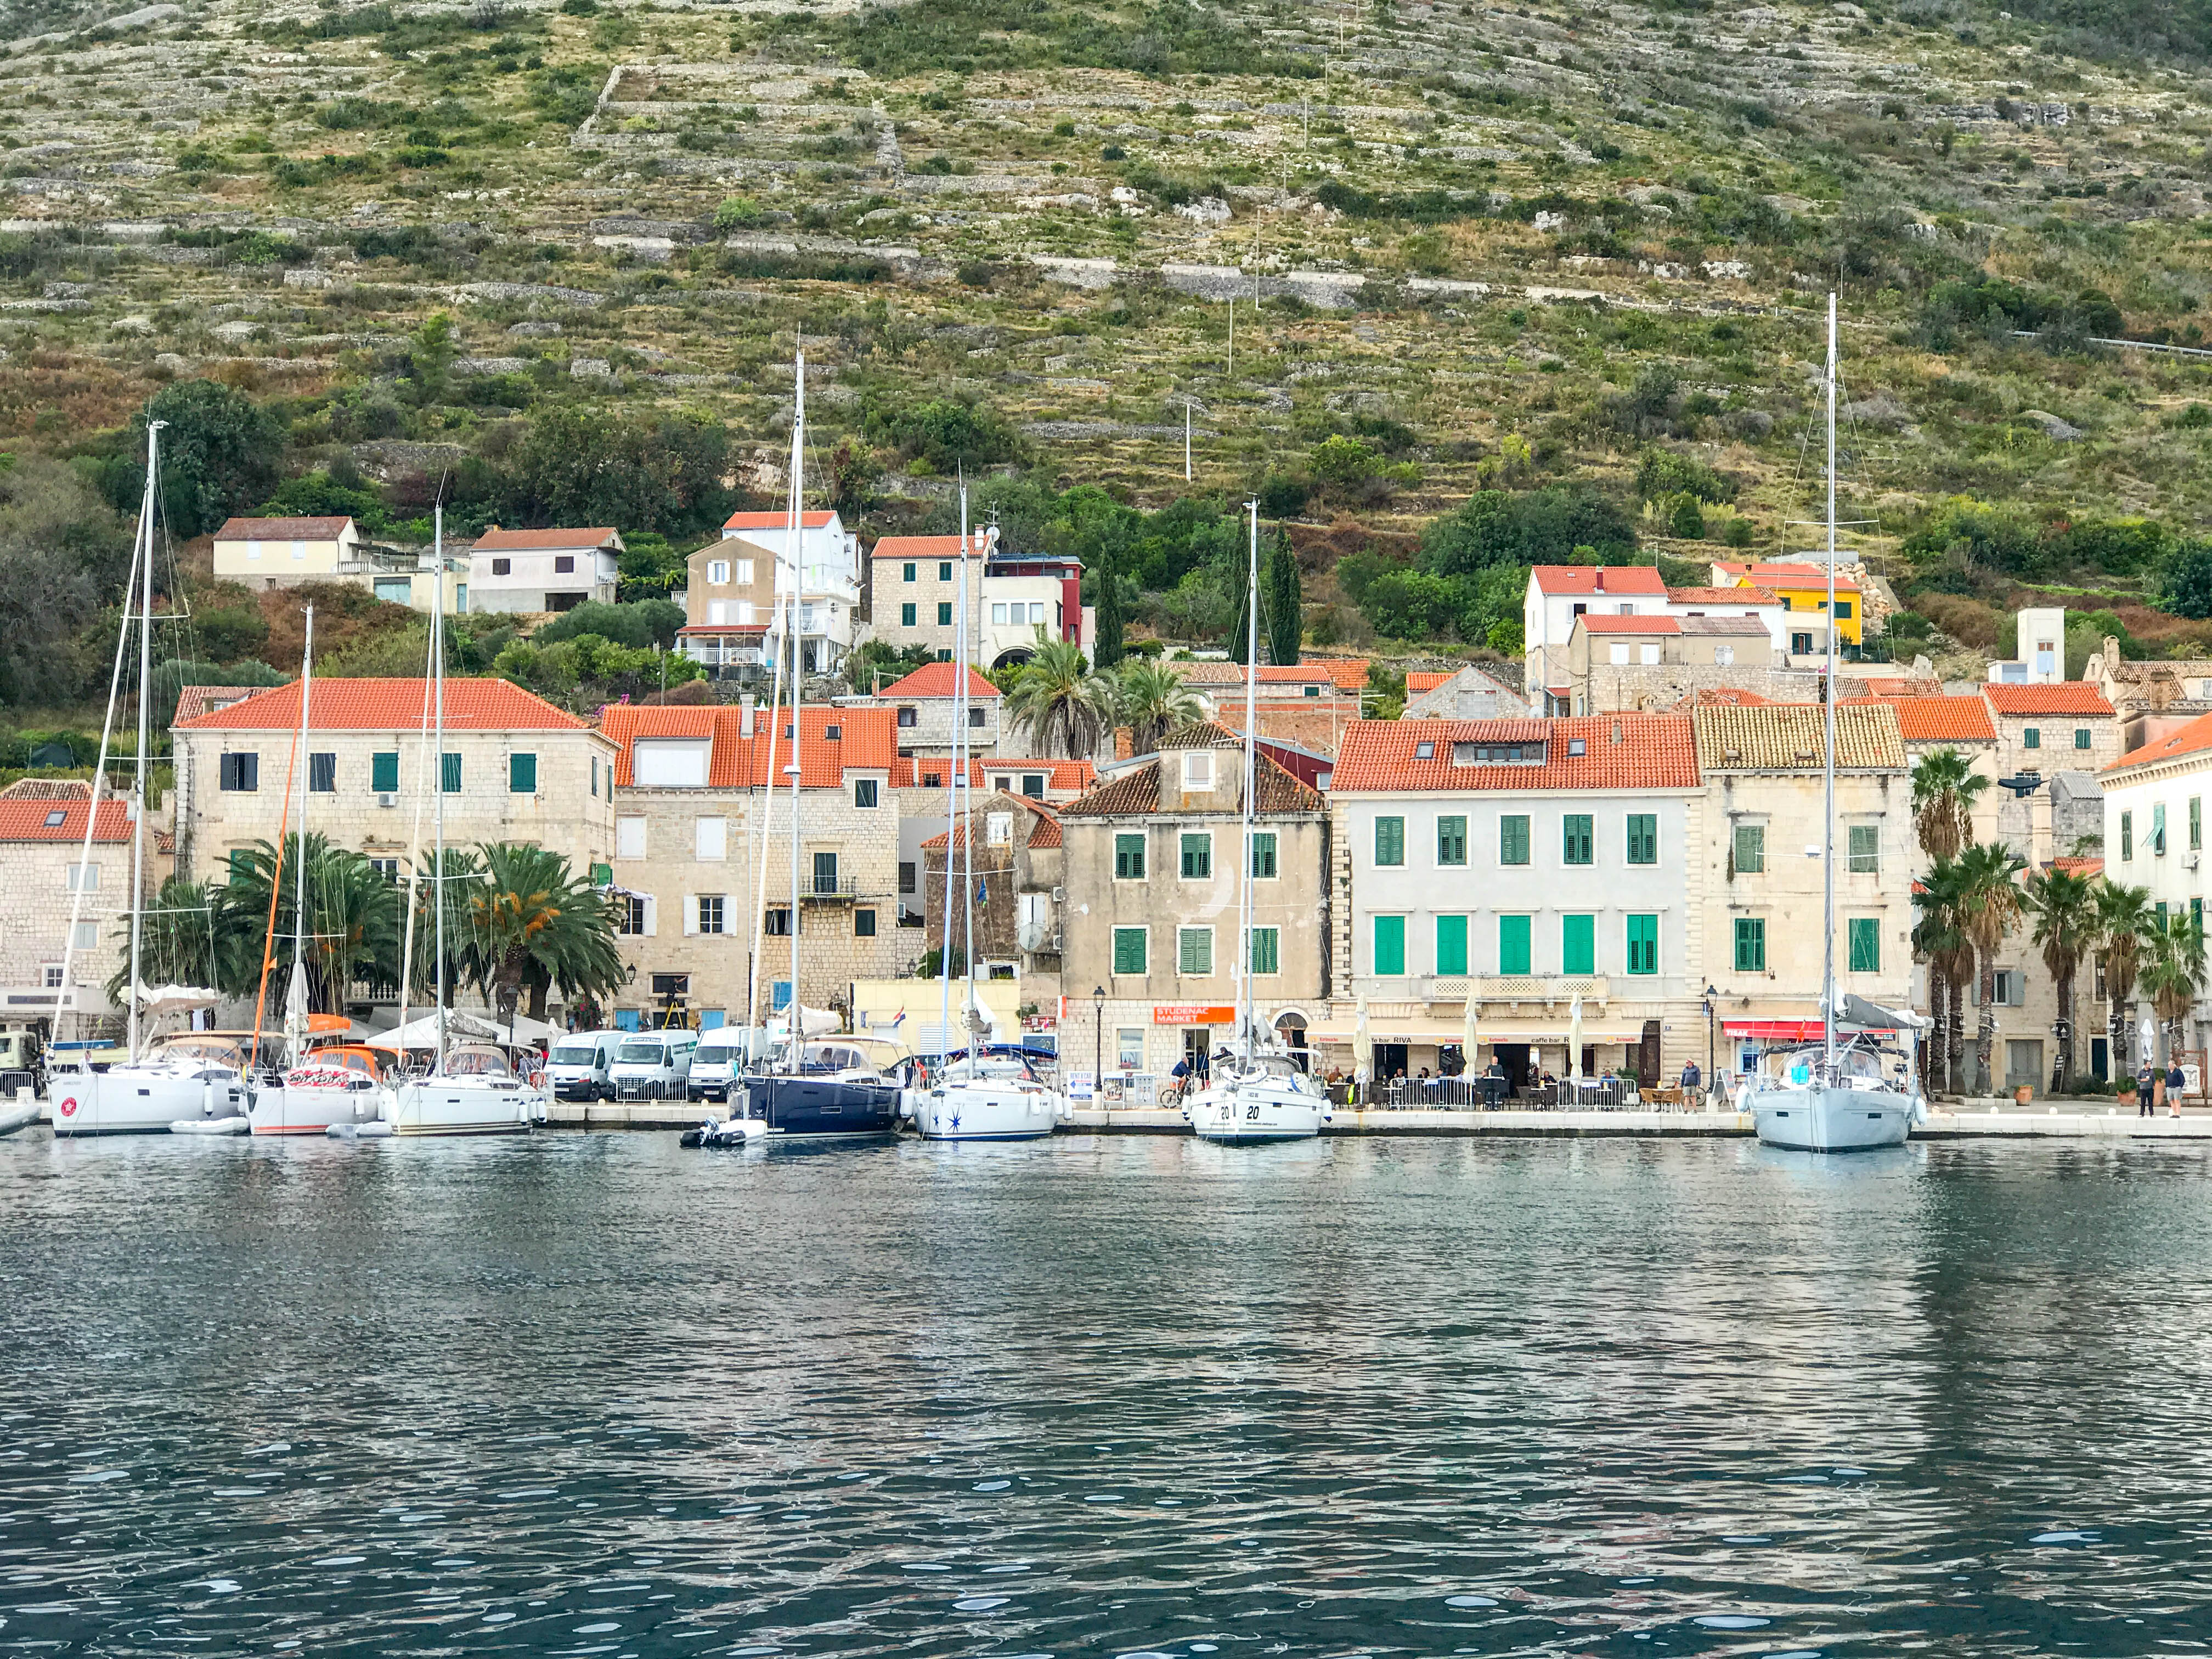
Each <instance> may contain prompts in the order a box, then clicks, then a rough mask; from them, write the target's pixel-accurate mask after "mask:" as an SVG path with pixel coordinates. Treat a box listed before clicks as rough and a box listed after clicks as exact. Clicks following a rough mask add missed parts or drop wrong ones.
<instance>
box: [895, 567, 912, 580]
mask: <svg viewBox="0 0 2212 1659" xmlns="http://www.w3.org/2000/svg"><path fill="white" fill-rule="evenodd" d="M899 580H902V581H909V582H910V581H912V580H914V566H913V565H911V564H908V565H905V566H902V568H901V570H900V575H899Z"/></svg>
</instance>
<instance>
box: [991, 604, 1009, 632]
mask: <svg viewBox="0 0 2212 1659" xmlns="http://www.w3.org/2000/svg"><path fill="white" fill-rule="evenodd" d="M991 625H992V626H993V627H994V628H1004V627H1005V626H1006V606H1005V605H1003V604H1000V605H993V606H992V607H991Z"/></svg>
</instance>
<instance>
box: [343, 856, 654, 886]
mask: <svg viewBox="0 0 2212 1659" xmlns="http://www.w3.org/2000/svg"><path fill="white" fill-rule="evenodd" d="M368 867H369V868H370V869H372V870H374V871H375V872H376V873H377V874H378V875H380V876H382V877H383V878H385V880H386V881H388V882H390V883H392V884H393V885H394V886H395V887H396V886H398V884H399V860H398V859H371V860H369V861H368ZM606 869H607V866H605V865H604V864H595V865H593V866H592V875H593V876H594V877H597V876H598V874H599V872H600V871H602V870H606ZM613 879H614V872H613V871H611V870H607V880H608V881H612V880H613ZM601 885H603V886H604V885H605V883H601Z"/></svg>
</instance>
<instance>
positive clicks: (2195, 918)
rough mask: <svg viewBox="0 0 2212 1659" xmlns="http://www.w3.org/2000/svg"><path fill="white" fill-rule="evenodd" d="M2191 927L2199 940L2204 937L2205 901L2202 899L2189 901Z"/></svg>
mask: <svg viewBox="0 0 2212 1659" xmlns="http://www.w3.org/2000/svg"><path fill="white" fill-rule="evenodd" d="M2189 925H2190V927H2191V928H2193V929H2195V930H2196V933H2197V937H2198V938H2199V939H2202V938H2203V937H2204V901H2203V899H2201V898H2193V899H2191V900H2190V901H2189Z"/></svg>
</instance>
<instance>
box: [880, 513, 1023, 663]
mask: <svg viewBox="0 0 2212 1659" xmlns="http://www.w3.org/2000/svg"><path fill="white" fill-rule="evenodd" d="M998 536H999V532H998V531H997V530H996V529H994V528H989V527H986V528H983V529H980V530H975V531H971V532H969V538H968V539H967V540H966V541H965V542H963V541H962V540H961V539H960V538H959V536H958V535H957V533H956V534H953V535H950V536H885V537H884V538H881V539H880V540H878V542H877V543H876V545H875V547H874V549H873V550H872V551H871V552H870V554H869V555H868V635H869V637H870V638H872V639H878V640H881V641H884V643H885V644H887V645H895V646H899V647H906V646H915V645H918V646H920V647H921V648H922V649H924V650H925V651H928V652H930V653H933V654H934V655H935V656H936V658H937V659H938V660H939V662H950V661H951V660H952V651H953V645H954V642H955V641H956V640H957V638H958V632H957V629H958V623H959V611H960V605H961V603H962V595H963V593H964V594H965V595H966V604H967V608H968V641H969V660H970V661H975V660H978V659H982V660H987V659H984V658H983V656H982V651H981V644H982V637H983V629H982V622H981V617H982V616H983V615H985V614H987V613H986V612H983V611H981V610H980V607H981V605H983V603H984V598H983V571H984V568H985V566H986V564H987V562H988V561H989V559H990V556H991V551H992V549H993V548H994V546H995V545H996V544H997V542H998Z"/></svg>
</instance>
